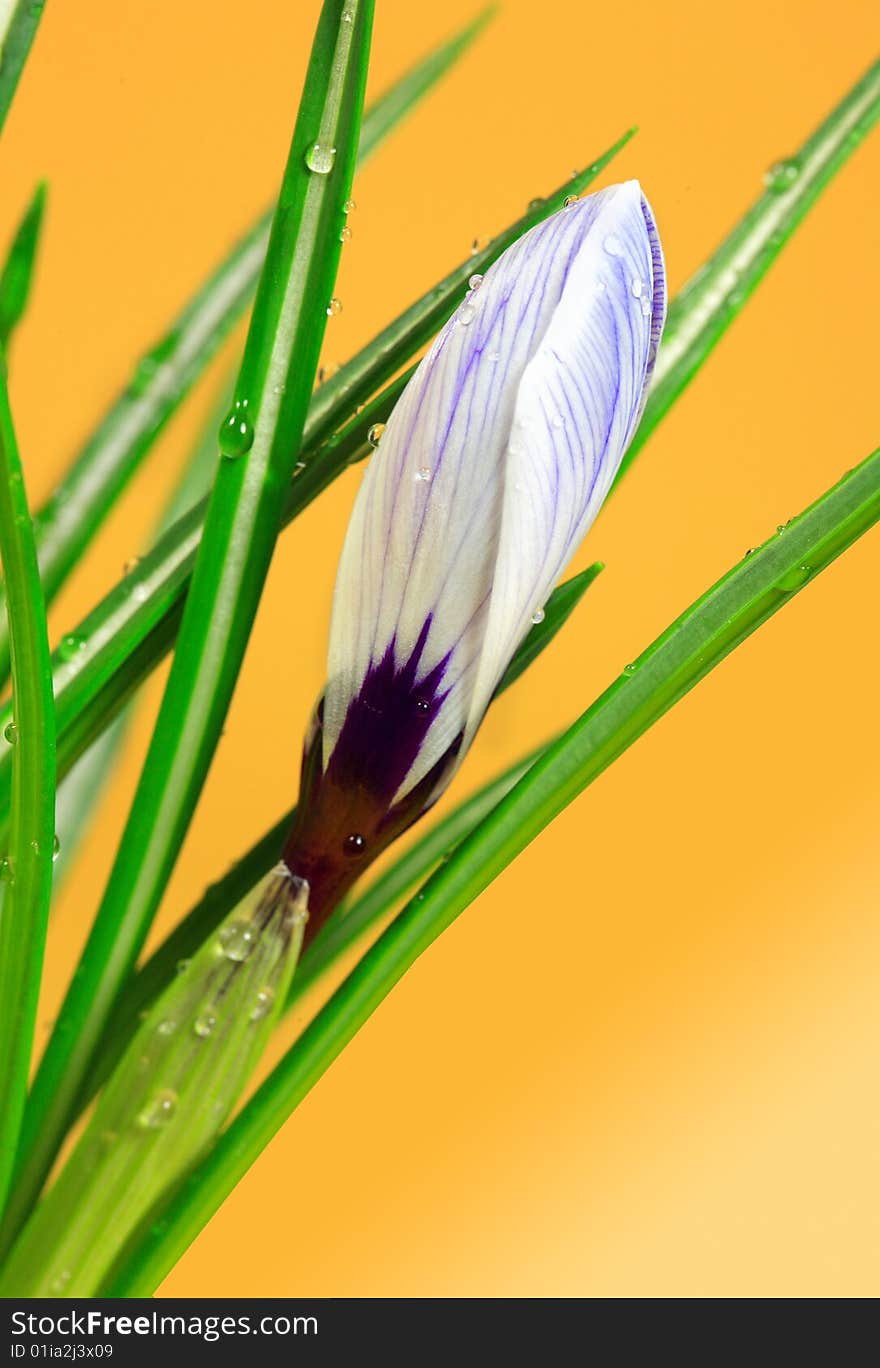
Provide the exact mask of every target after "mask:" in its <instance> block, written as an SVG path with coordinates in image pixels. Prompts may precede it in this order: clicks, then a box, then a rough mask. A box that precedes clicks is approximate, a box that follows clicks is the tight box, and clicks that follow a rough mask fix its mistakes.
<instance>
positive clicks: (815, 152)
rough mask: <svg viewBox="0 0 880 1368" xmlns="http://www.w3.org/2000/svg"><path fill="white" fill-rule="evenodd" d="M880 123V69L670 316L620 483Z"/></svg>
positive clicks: (812, 141)
mask: <svg viewBox="0 0 880 1368" xmlns="http://www.w3.org/2000/svg"><path fill="white" fill-rule="evenodd" d="M878 118H880V61H877V62H875V63H874V65H873V66H872V67H871V68H870V70H869V71H868V72H866V74H865V75H864V76H863V77H862V79H861V80H860V81H859V82H858V84H857V85H855V86H853V88H852V90H850V91H849V93H848V94H847V95H846V96H845V97H844V99H843V100H841V102H840V104H838V105H837V106H836V108H835V109H833V110H832V112H831V113H830V114H829V115H828V118H827V119H826V120H825V121H824V123H821V124H820V125H819V127H818V128H817V129H816V131H815V133H813V134H812V136H811V137H809V138H808V139H807V141H806V142H805V143H804V145H803V147H802V148H801V149H800V151H799V152H797V153H796V154H795V155H794V156H793V157H790V158H787V159H786V160H784V161H781V162H777V163H776V165H775V166H773V167H771V169H770V171H768V173H767V181H768V185H767V189H766V190H765V191H764V193H763V195H761V196H760V198H759V199H758V200H757V201H756V202H755V204H753V205H752V207H751V209H749V211H748V212H747V213H746V214H745V215H744V216H743V218H742V219H740V221H739V223H738V224H737V225H736V227H735V228H734V230H733V232H732V233H730V234H728V236H727V237H726V238H725V239H724V241H723V242H722V243H721V245H720V247H718V249H717V251H715V252H714V253H713V254H712V256H711V257H710V258H709V260H708V261H707V262H706V263H705V265H704V266H702V267H701V268H700V270H699V271H698V272H697V274H696V275H695V276H693V277H692V279H691V280H690V281H689V282H688V283H687V285H685V286H684V288H683V289H682V290H680V291H679V293H678V294H677V295H676V297H675V299H674V300H673V301H672V304H671V305H670V308H669V317H668V318H667V320H666V327H665V329H664V331H663V341H662V343H661V345H660V351H659V353H658V356H657V364H656V366H655V369H654V376H653V379H652V382H651V393H650V395H649V397H648V403H647V405H646V408H645V413H644V416H643V418H642V421H641V423H640V424H639V430H638V432H637V433H636V436H635V440H634V441H633V442H632V444H631V445H630V448H629V451H628V452H627V453H626V455H625V456H624V458H623V463H622V465H621V468H620V470H619V472H618V476H617V478H618V479H620V477H621V476H622V475H624V474H625V473H626V471H627V470H628V469H629V467H630V466H631V465H632V463H633V461H634V460H635V458H636V456H637V455H638V454H639V452H640V451H641V449H642V447H643V446H644V444H645V442H646V441H647V439H648V437H649V436H650V435H651V433H652V432H653V431H654V429H655V427H656V426H657V424H658V423H659V422H660V420H661V419H662V418H664V417H665V416H666V414H667V413H668V411H669V409H670V408H671V407H672V405H673V404H674V403H675V400H676V399H677V398H678V396H679V395H680V394H681V392H682V390H683V389H684V388H685V386H686V385H688V384H689V383H690V381H691V380H692V379H693V377H694V375H695V374H696V373H697V371H698V370H699V368H700V366H702V364H703V362H704V361H705V360H706V358H707V357H708V355H709V353H710V352H711V351H712V349H713V348H714V347H715V345H716V343H717V342H718V341H719V340H720V338H721V337H722V336H723V335H724V333H725V332H726V331H727V329H728V328H729V327H730V324H731V323H732V322H733V320H734V318H736V316H737V314H738V313H739V311H740V309H741V308H742V307H743V305H744V304H745V302H746V300H747V299H748V298H749V296H750V295H751V294H752V292H753V290H754V289H755V287H756V286H757V285H758V283H759V282H760V280H761V279H762V277H763V276H764V275H765V274H766V272H767V271H768V270H769V268H770V266H771V265H772V264H773V262H774V261H775V260H776V258H777V256H778V255H779V253H780V252H781V251H782V249H783V247H784V246H785V244H786V243H787V242H788V240H789V238H790V237H791V235H792V233H793V232H794V230H795V229H796V228H797V226H798V224H799V223H800V222H801V220H802V219H803V218H804V217H805V215H806V213H807V211H808V210H809V209H810V208H811V207H812V206H813V204H815V202H816V200H817V199H818V198H819V196H820V195H821V193H822V191H823V190H824V189H825V187H826V185H828V183H829V181H831V180H832V178H833V177H834V176H835V175H836V174H837V172H838V171H839V170H840V169H841V167H842V166H843V165H844V164H845V163H846V162H847V161H848V160H849V158H850V157H851V156H852V154H853V152H854V151H855V150H856V148H857V147H858V146H859V145H860V144H861V143H862V142H863V141H864V139H865V137H866V136H867V134H868V133H869V132H870V131H871V129H872V128H873V127H874V125H875V124H876V122H877V119H878Z"/></svg>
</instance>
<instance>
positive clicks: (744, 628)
mask: <svg viewBox="0 0 880 1368" xmlns="http://www.w3.org/2000/svg"><path fill="white" fill-rule="evenodd" d="M878 519H880V450H878V451H876V452H875V453H874V454H873V455H872V456H870V457H869V458H868V459H867V460H866V461H864V462H863V463H862V464H861V465H860V466H858V467H857V468H856V469H855V470H853V471H851V472H850V473H849V474H848V475H847V476H846V477H845V478H844V479H843V480H841V481H840V483H839V484H837V485H835V486H834V488H833V489H831V490H829V491H828V493H826V494H825V495H823V496H822V498H820V499H819V500H818V502H817V503H815V504H814V505H813V506H812V507H811V508H810V509H808V510H807V511H806V512H805V513H803V514H802V515H801V516H800V517H799V518H796V519H794V520H793V521H792V522H790V523H789V524H787V525H786V527H785V528H784V529H782V530H781V531H780V532H778V533H777V534H776V536H774V537H772V538H771V539H770V541H769V542H767V543H766V544H765V545H764V546H763V547H761V548H760V549H759V550H757V551H755V552H753V553H752V554H751V555H749V556H747V557H746V559H745V560H743V561H742V562H741V563H740V564H739V565H737V566H736V567H735V568H734V569H733V570H731V571H730V572H729V573H728V574H727V575H725V576H724V578H723V579H721V580H719V581H718V582H717V583H716V584H715V585H714V586H713V587H712V588H711V589H710V590H709V591H708V592H707V593H706V594H704V595H703V597H702V598H700V599H699V600H698V601H697V602H696V603H695V604H693V605H692V606H691V607H690V608H689V609H688V610H687V611H686V612H685V613H683V614H682V616H681V617H680V618H679V619H678V620H677V621H676V622H674V623H673V624H672V626H671V627H669V628H668V629H667V630H666V631H665V632H664V633H663V635H662V636H660V637H659V638H658V639H657V640H656V641H655V642H654V643H653V645H651V646H649V647H648V649H647V650H646V651H645V652H644V653H643V654H642V655H641V656H640V657H639V658H638V660H637V661H635V662H634V664H633V665H632V666H630V667H627V670H626V671H625V672H624V673H623V675H622V676H621V677H620V678H619V679H617V680H616V681H615V682H614V683H613V684H612V685H611V686H610V688H608V689H607V690H606V691H605V693H604V694H602V695H601V697H600V698H598V699H597V700H596V702H595V703H593V705H592V706H591V707H590V708H589V709H588V710H587V711H586V712H585V713H584V714H583V716H582V717H580V718H579V719H578V721H577V722H575V724H574V725H573V726H572V727H570V728H569V729H568V731H567V732H565V733H564V735H563V736H562V737H561V738H560V739H559V740H558V741H556V742H554V743H553V744H551V745H550V746H549V747H548V748H547V750H546V751H545V752H544V753H543V754H542V755H541V756H540V758H539V759H538V760H536V761H535V763H534V764H533V765H532V766H531V767H530V768H529V769H528V770H527V772H526V773H525V775H524V776H523V777H522V778H521V779H520V780H519V782H518V783H517V784H516V785H515V786H514V787H513V788H512V789H511V790H510V792H509V793H508V794H507V796H506V797H505V798H502V800H501V802H500V803H499V804H498V805H497V807H496V808H495V809H494V810H493V811H492V813H491V814H490V815H489V816H488V817H487V818H486V819H485V820H484V821H483V822H482V823H481V824H480V825H479V826H478V827H477V828H476V830H475V831H474V832H473V833H472V834H471V835H470V836H469V837H467V838H466V839H465V840H464V841H463V843H462V844H461V845H460V846H459V847H458V849H457V850H456V851H455V852H454V854H453V855H452V857H451V858H450V859H449V860H448V861H447V862H446V863H445V864H444V865H443V866H442V867H441V868H440V869H438V870H437V872H436V873H435V874H434V875H433V876H432V877H431V878H430V879H429V880H428V883H427V884H426V885H424V887H423V888H422V889H421V890H420V892H419V893H418V895H417V896H416V897H415V898H414V899H413V900H412V901H411V902H410V903H409V905H408V906H407V907H406V909H405V910H404V911H403V912H402V913H401V914H400V916H398V917H397V918H396V919H395V920H394V921H393V922H392V923H391V925H390V926H389V927H388V928H387V930H386V931H385V932H383V934H382V935H381V936H380V937H379V939H378V940H377V941H376V942H375V944H374V945H373V946H371V948H370V949H369V950H368V951H367V953H366V954H365V955H364V957H363V958H362V959H361V960H360V961H359V963H358V964H357V965H356V966H355V968H354V969H353V970H352V972H351V973H350V974H349V976H348V977H347V978H346V979H345V981H344V982H343V983H342V985H341V986H340V987H339V988H338V989H337V990H336V992H335V993H334V994H333V996H332V997H331V998H330V1000H329V1001H328V1002H327V1004H326V1005H325V1006H324V1007H323V1008H322V1010H321V1011H320V1012H319V1013H318V1015H317V1016H316V1017H315V1018H314V1020H313V1021H312V1022H311V1023H310V1024H309V1025H308V1026H307V1027H306V1030H305V1031H304V1032H303V1034H302V1035H301V1036H300V1037H299V1039H298V1040H297V1041H296V1042H295V1044H294V1045H293V1046H292V1047H291V1049H290V1050H289V1051H288V1052H287V1054H286V1055H285V1057H284V1058H283V1059H282V1060H281V1062H280V1063H279V1064H278V1065H277V1066H276V1067H275V1068H274V1069H273V1071H272V1073H271V1074H270V1075H269V1077H268V1078H267V1079H266V1081H265V1082H264V1083H263V1085H262V1086H261V1087H260V1089H259V1090H258V1091H257V1093H256V1094H255V1095H254V1097H253V1098H252V1099H251V1100H250V1101H249V1102H248V1103H247V1104H246V1106H245V1107H244V1108H243V1109H242V1110H241V1112H240V1113H239V1114H238V1116H237V1117H236V1118H235V1119H234V1120H233V1121H232V1123H231V1125H230V1126H229V1128H228V1130H226V1131H225V1132H224V1133H223V1134H222V1135H221V1136H220V1138H219V1139H218V1141H217V1143H216V1145H215V1146H214V1147H213V1149H212V1150H211V1152H210V1153H209V1154H208V1155H207V1156H206V1157H205V1159H204V1160H203V1161H202V1162H201V1163H200V1164H199V1165H198V1166H197V1167H196V1168H195V1169H194V1171H193V1173H192V1174H191V1175H190V1177H189V1178H188V1179H187V1181H186V1182H185V1183H184V1184H183V1185H182V1187H181V1188H180V1190H179V1191H178V1192H177V1193H176V1194H174V1195H172V1196H171V1197H170V1198H169V1199H168V1200H166V1202H165V1203H163V1204H162V1205H161V1206H160V1207H158V1208H154V1210H153V1211H152V1212H151V1213H150V1215H149V1218H148V1220H147V1221H146V1222H145V1223H144V1225H143V1226H142V1227H141V1230H140V1231H139V1232H138V1234H137V1236H136V1237H135V1238H134V1239H133V1241H132V1242H131V1244H130V1247H129V1248H128V1250H127V1251H125V1253H124V1255H123V1257H122V1258H121V1260H120V1262H119V1264H118V1266H117V1268H116V1270H115V1273H114V1275H113V1276H112V1277H111V1278H110V1279H109V1280H108V1281H107V1283H106V1284H105V1285H104V1286H103V1287H102V1288H101V1289H100V1291H101V1294H102V1295H105V1296H117V1297H122V1296H127V1297H131V1296H147V1295H149V1294H150V1293H151V1292H153V1291H154V1289H155V1288H156V1286H157V1285H158V1284H159V1282H160V1281H161V1280H162V1278H163V1277H164V1276H165V1274H166V1273H167V1272H168V1271H169V1269H170V1268H172V1267H173V1265H174V1263H175V1261H176V1260H177V1259H178V1258H179V1257H180V1255H181V1254H182V1253H183V1251H184V1250H185V1249H186V1248H187V1246H188V1245H189V1244H190V1242H191V1241H192V1240H193V1239H194V1237H195V1236H196V1234H197V1233H198V1232H199V1231H200V1230H201V1229H202V1227H203V1226H204V1225H205V1224H206V1222H207V1221H208V1220H209V1219H210V1217H211V1216H212V1215H213V1214H214V1212H215V1211H216V1210H217V1209H218V1207H219V1206H220V1205H221V1203H222V1202H223V1200H224V1199H225V1197H226V1196H227V1195H228V1194H229V1192H231V1190H232V1188H233V1187H234V1186H235V1184H236V1183H237V1182H238V1181H239V1179H240V1178H241V1177H242V1176H243V1175H244V1174H245V1173H246V1172H247V1170H248V1168H249V1167H250V1165H251V1164H252V1163H253V1162H254V1160H255V1159H256V1158H257V1157H258V1155H259V1154H260V1153H261V1152H262V1150H263V1149H264V1148H265V1146H266V1145H267V1144H268V1143H269V1141H270V1140H271V1138H272V1136H273V1135H275V1133H276V1132H277V1131H278V1130H279V1128H280V1127H281V1126H282V1125H283V1124H284V1122H285V1121H286V1120H287V1118H288V1117H289V1116H290V1114H291V1112H292V1111H293V1110H294V1108H295V1107H296V1106H297V1105H298V1104H299V1103H300V1102H301V1101H302V1099H303V1098H304V1097H305V1096H306V1094H307V1093H308V1092H309V1090H310V1089H311V1088H312V1087H313V1085H314V1084H315V1083H316V1082H317V1081H318V1079H319V1078H320V1077H321V1076H322V1074H323V1073H324V1072H325V1070H326V1069H327V1068H328V1067H329V1066H330V1064H331V1063H332V1062H333V1060H334V1059H335V1058H336V1057H337V1056H338V1055H339V1053H340V1052H341V1051H342V1049H343V1048H344V1046H345V1045H346V1044H347V1043H348V1042H349V1041H350V1040H351V1039H352V1037H353V1036H354V1035H355V1034H356V1033H357V1031H358V1030H359V1029H360V1027H361V1026H362V1025H363V1024H364V1022H366V1021H367V1020H368V1018H369V1017H370V1015H371V1014H372V1012H373V1011H374V1010H375V1009H376V1007H378V1005H379V1004H380V1003H381V1002H382V1000H383V999H384V998H385V996H386V995H387V994H388V993H389V992H390V991H391V989H392V988H393V987H394V985H395V984H396V983H397V982H398V981H399V980H400V979H401V978H402V977H403V975H404V974H405V973H406V970H407V969H408V968H409V967H410V966H411V965H412V964H413V963H414V962H415V961H416V960H417V959H418V957H419V956H420V955H421V954H422V953H423V952H424V951H425V950H426V949H427V948H428V946H429V945H431V943H432V942H433V941H434V940H435V939H436V938H437V936H439V935H440V933H441V932H442V931H444V930H445V929H446V927H447V926H449V925H450V924H451V923H452V922H453V921H454V920H455V918H456V917H457V916H458V915H459V913H460V912H462V911H463V910H464V908H465V907H467V906H468V904H469V903H471V902H472V901H473V900H474V898H476V897H477V895H478V894H479V893H481V892H482V891H483V889H484V888H486V887H487V885H488V884H489V883H491V881H492V880H493V879H494V878H495V877H496V875H498V874H499V873H501V871H502V870H503V869H505V868H506V867H507V866H508V865H509V864H510V863H511V862H512V860H514V859H515V858H516V856H517V855H518V854H519V853H520V852H521V851H522V850H523V849H525V847H526V846H527V845H528V844H529V843H530V842H531V841H532V840H534V838H535V837H536V836H537V835H539V833H540V832H541V831H542V830H543V829H544V827H546V826H547V825H548V824H549V823H550V822H551V821H552V820H553V818H554V817H555V816H557V815H558V814H559V813H560V812H561V811H562V810H563V808H565V807H566V806H567V805H568V804H569V803H570V802H572V801H573V799H574V798H576V797H577V796H578V794H580V793H581V792H582V791H583V790H584V789H585V788H586V787H587V785H588V784H590V783H591V782H592V781H593V780H594V779H595V778H596V777H597V776H598V775H599V774H601V773H602V771H603V770H604V769H606V768H607V766H608V765H610V764H611V763H612V761H614V760H615V759H616V758H617V757H618V756H619V755H621V754H622V753H623V752H624V751H625V750H626V749H627V747H628V746H630V745H631V744H632V743H633V742H634V741H635V740H637V739H638V737H639V736H641V735H642V733H643V732H645V731H646V730H647V729H648V728H649V727H650V726H651V725H652V723H654V722H656V721H657V720H658V718H660V717H662V716H663V714H664V713H665V712H667V711H668V709H669V708H671V707H672V706H673V704H674V703H676V702H677V701H678V699H680V698H682V697H683V696H684V695H685V694H686V693H687V692H688V690H689V689H691V688H693V686H694V685H695V684H696V683H698V681H699V680H700V679H702V678H703V677H704V676H705V675H706V674H708V673H709V671H710V670H712V669H713V668H714V667H715V666H716V665H717V664H718V663H719V662H720V661H721V660H723V659H724V657H725V656H726V655H727V654H728V653H729V652H730V651H732V650H733V649H734V648H735V647H736V646H737V645H738V644H739V643H740V642H741V641H743V640H745V639H746V637H748V636H749V635H750V634H751V633H752V632H753V631H755V629H756V628H757V627H759V626H760V625H761V623H762V622H765V621H766V620H767V618H769V617H771V616H772V615H773V613H775V612H777V611H778V609H779V608H781V607H782V606H783V605H784V604H786V603H788V602H790V601H791V599H792V598H793V597H794V596H795V595H796V594H797V593H798V591H799V590H800V589H801V588H803V586H804V585H805V584H806V583H808V582H809V580H810V579H811V578H813V577H814V576H815V575H816V574H818V573H819V572H820V571H821V570H823V569H824V568H825V567H826V566H827V565H829V564H830V563H831V561H832V560H834V559H835V557H836V556H838V555H840V553H841V552H842V551H844V550H845V549H846V547H847V546H849V545H850V544H851V543H852V542H853V541H855V540H856V539H857V538H858V537H859V536H861V535H862V533H864V532H865V531H866V530H867V529H868V528H869V527H871V526H873V524H874V523H876V522H877V521H878Z"/></svg>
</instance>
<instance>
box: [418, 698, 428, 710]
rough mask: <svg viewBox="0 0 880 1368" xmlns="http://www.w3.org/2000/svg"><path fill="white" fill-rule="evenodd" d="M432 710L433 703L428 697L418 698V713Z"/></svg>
mask: <svg viewBox="0 0 880 1368" xmlns="http://www.w3.org/2000/svg"><path fill="white" fill-rule="evenodd" d="M430 711H431V704H430V702H429V701H428V699H427V698H417V699H416V712H418V713H429V712H430Z"/></svg>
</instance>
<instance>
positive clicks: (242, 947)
mask: <svg viewBox="0 0 880 1368" xmlns="http://www.w3.org/2000/svg"><path fill="white" fill-rule="evenodd" d="M219 940H220V948H221V950H222V951H223V954H224V955H225V956H226V958H227V959H231V960H235V961H237V962H238V963H240V962H241V961H242V960H246V959H247V957H248V955H249V954H250V953H251V951H252V950H253V948H254V943H255V940H256V937H255V935H254V929H253V927H252V926H251V924H250V922H245V921H234V922H230V923H229V925H228V926H223V927H221V928H220V937H219Z"/></svg>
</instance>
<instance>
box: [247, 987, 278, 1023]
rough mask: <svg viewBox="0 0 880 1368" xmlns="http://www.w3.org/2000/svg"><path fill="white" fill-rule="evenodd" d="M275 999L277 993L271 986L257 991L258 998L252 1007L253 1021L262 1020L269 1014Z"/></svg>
mask: <svg viewBox="0 0 880 1368" xmlns="http://www.w3.org/2000/svg"><path fill="white" fill-rule="evenodd" d="M274 1001H275V994H274V992H273V991H272V989H271V988H261V989H260V991H259V992H258V993H257V1000H256V1002H255V1003H254V1005H253V1008H252V1009H251V1021H262V1019H263V1017H266V1016H268V1015H269V1013H270V1012H271V1010H272V1004H273V1002H274Z"/></svg>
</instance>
